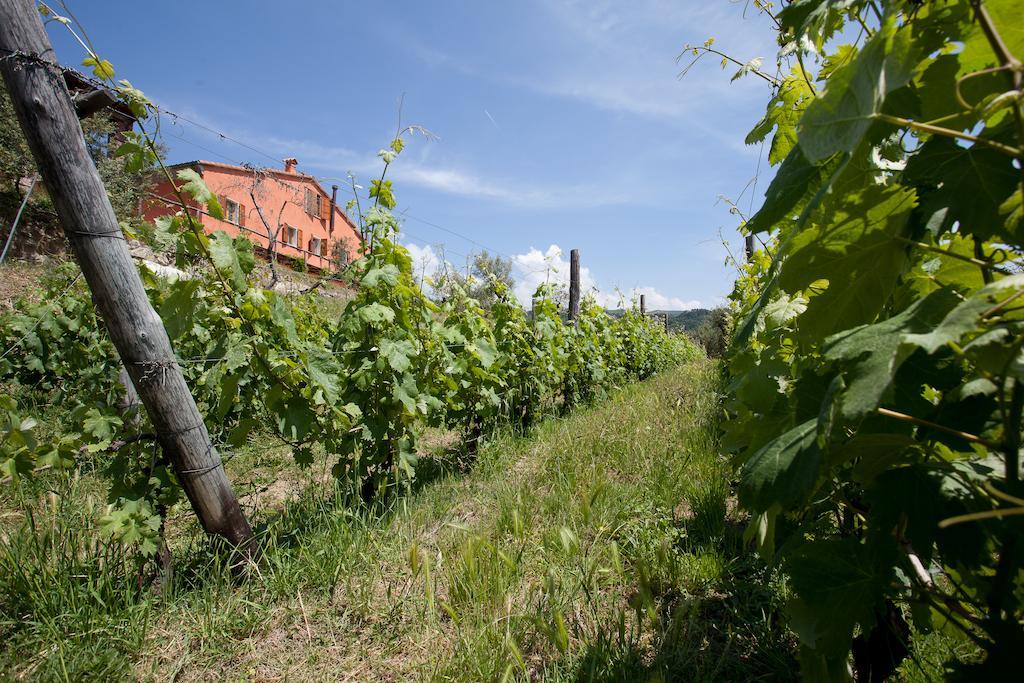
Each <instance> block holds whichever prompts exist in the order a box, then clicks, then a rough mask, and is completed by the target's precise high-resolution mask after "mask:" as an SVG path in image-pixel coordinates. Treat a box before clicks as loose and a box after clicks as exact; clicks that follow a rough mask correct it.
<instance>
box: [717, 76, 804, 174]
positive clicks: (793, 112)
mask: <svg viewBox="0 0 1024 683" xmlns="http://www.w3.org/2000/svg"><path fill="white" fill-rule="evenodd" d="M759 66H760V65H758V67H759ZM744 68H746V67H744ZM740 71H743V69H741V70H740ZM740 75H741V74H739V73H737V74H736V76H735V77H734V78H733V80H736V78H738V77H739V76H740ZM811 98H812V93H811V87H810V85H808V82H807V77H806V75H805V74H804V72H803V70H802V69H801V67H800V66H799V65H797V66H796V67H794V69H793V72H792V73H791V74H789V75H788V76H786V78H785V79H783V81H782V83H781V84H780V85H779V89H778V91H777V92H776V94H775V96H774V97H772V99H771V100H770V101H769V102H768V111H767V112H766V113H765V115H764V118H762V119H761V120H760V121H759V122H758V124H757V125H756V126H754V129H753V130H752V131H750V133H749V134H748V135H747V137H746V139H745V140H744V142H745V143H746V144H748V145H752V144H754V143H756V142H760V141H761V140H763V139H764V138H765V137H766V136H767V135H768V133H770V132H771V131H772V129H773V128H774V129H775V131H776V132H775V136H774V137H773V138H772V145H771V148H770V149H769V151H768V163H770V164H771V165H772V166H774V165H775V164H777V163H779V162H780V161H782V160H783V159H786V158H787V157H788V156H789V154H790V152H791V151H792V150H793V148H794V147H796V143H797V135H796V125H797V122H798V121H799V120H800V116H801V115H802V114H803V112H804V108H805V107H806V106H807V103H808V102H809V101H810V100H811Z"/></svg>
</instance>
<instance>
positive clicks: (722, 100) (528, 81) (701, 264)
mask: <svg viewBox="0 0 1024 683" xmlns="http://www.w3.org/2000/svg"><path fill="white" fill-rule="evenodd" d="M65 2H66V6H67V8H68V9H70V11H71V12H72V13H73V14H74V16H75V18H76V19H77V20H78V21H79V22H80V23H81V25H82V26H83V27H84V29H85V31H86V32H87V33H88V36H89V38H90V40H91V42H92V44H93V46H94V48H95V49H96V51H97V52H98V53H99V55H100V56H101V57H102V58H104V59H107V60H109V61H110V62H112V64H113V66H114V68H115V70H116V77H117V78H126V79H128V80H129V81H131V82H132V84H133V85H134V86H135V87H137V88H139V89H141V90H142V91H144V92H145V93H146V94H147V95H148V96H149V97H150V98H151V99H152V100H153V101H154V102H156V103H157V104H158V105H159V106H160V107H161V108H163V109H164V110H166V111H168V112H174V113H176V114H178V115H179V117H181V118H176V117H174V116H171V115H168V114H164V115H162V117H161V122H160V129H161V132H162V135H163V141H164V143H165V145H166V146H167V148H168V150H169V152H168V160H169V161H170V162H179V161H187V160H193V159H206V160H211V161H220V162H226V163H234V164H241V163H250V164H255V165H258V166H271V167H279V166H280V164H281V159H283V158H285V157H289V156H294V157H297V158H298V160H299V170H301V171H304V172H306V173H309V174H312V175H315V176H317V177H318V178H321V179H322V182H323V183H324V184H325V185H326V186H327V187H328V189H329V187H330V185H331V184H334V183H336V184H338V185H340V186H341V187H342V189H340V190H339V197H341V196H342V195H343V193H344V192H345V188H346V186H347V182H348V181H347V177H348V174H349V173H352V174H354V175H355V176H356V177H357V179H358V182H359V184H360V185H362V186H364V187H368V186H369V180H370V179H371V178H373V177H376V176H379V174H380V171H381V168H382V166H381V161H380V159H379V158H377V151H378V150H379V149H381V148H383V147H385V146H387V144H388V142H389V141H390V140H391V138H392V137H393V136H394V134H395V130H396V127H397V123H398V120H399V114H400V116H401V122H402V124H403V125H409V124H416V125H420V126H423V127H425V128H426V129H428V130H429V131H430V132H431V133H432V137H430V138H428V137H425V136H422V135H414V136H412V137H410V138H407V140H406V142H407V147H406V149H405V151H404V152H403V153H402V155H401V156H400V157H399V158H398V160H397V161H396V162H395V164H394V165H393V166H392V167H391V169H390V170H389V171H388V177H389V178H391V179H392V180H393V181H394V186H395V187H394V189H395V195H396V198H397V200H398V206H397V207H396V213H397V214H399V215H400V217H401V218H402V220H403V235H402V241H403V243H405V244H406V245H407V246H408V247H409V249H410V251H411V252H412V255H413V257H414V261H415V263H416V264H417V268H418V270H419V271H420V272H425V273H426V274H427V275H428V276H429V275H430V274H431V273H432V272H433V270H434V268H435V267H436V265H437V264H438V263H439V262H440V261H441V259H442V258H443V259H445V260H447V261H449V262H451V263H452V264H454V265H455V266H458V267H462V266H464V264H465V263H466V260H467V258H468V256H469V255H470V254H472V253H473V252H476V251H480V250H481V249H483V248H486V249H488V250H489V251H490V252H491V253H497V254H500V255H502V256H505V257H507V258H511V259H512V261H513V263H514V264H515V267H514V270H513V276H514V277H515V278H516V280H517V287H516V293H517V294H518V295H519V296H520V298H521V300H523V301H528V300H529V298H530V294H531V293H532V291H533V289H534V288H535V287H536V286H537V285H538V284H540V283H541V282H543V281H544V280H545V279H547V278H551V279H553V280H556V281H562V280H567V279H568V272H569V269H568V256H569V250H570V249H573V248H577V249H579V250H580V255H581V263H582V266H583V267H582V285H583V289H584V292H594V293H595V295H596V296H597V297H598V301H599V302H600V303H602V304H603V305H606V306H610V307H615V306H617V305H618V303H619V301H620V299H625V300H626V301H627V302H628V301H629V300H630V299H631V298H632V297H633V296H635V295H637V294H640V293H643V294H646V296H647V305H648V308H649V309H652V310H653V309H685V308H693V307H697V306H701V307H711V306H715V305H719V304H721V303H722V302H723V298H724V297H725V296H726V295H727V294H728V292H729V291H730V289H731V287H732V281H733V279H734V277H735V270H734V269H733V268H732V267H731V266H728V265H727V264H726V257H727V255H728V253H729V252H730V250H731V252H732V253H733V254H735V255H737V256H740V255H741V252H742V240H741V238H740V237H739V236H738V233H737V232H736V229H735V226H736V224H737V221H738V218H737V217H736V216H735V215H732V214H730V211H729V206H728V205H727V204H725V203H724V202H722V201H721V199H720V197H723V196H724V197H728V198H730V199H733V200H738V204H739V206H740V207H741V208H742V210H743V211H744V213H746V212H747V211H748V210H749V209H750V208H753V209H756V208H757V205H758V204H759V203H760V201H761V200H762V199H763V193H764V190H765V189H766V188H767V185H768V182H769V180H770V176H771V169H769V168H768V167H767V166H768V164H767V160H766V152H765V155H764V157H762V155H761V148H760V146H745V145H744V144H743V138H744V137H745V135H746V133H747V132H748V131H749V130H750V128H752V127H753V125H754V124H755V123H756V122H757V121H758V119H760V117H761V116H762V115H763V113H764V107H765V104H766V103H767V101H768V98H769V97H770V92H769V90H768V84H767V83H765V82H764V81H762V80H760V79H757V78H751V77H747V78H743V79H739V80H737V81H735V82H730V79H731V77H732V75H733V73H734V72H735V71H736V69H735V68H734V67H729V68H727V69H725V70H723V69H721V68H719V65H718V63H717V60H716V59H715V58H713V57H712V58H708V59H706V60H705V61H703V62H702V63H701V64H699V65H698V66H697V67H695V68H694V69H693V70H691V71H690V72H689V73H688V74H687V75H686V77H685V78H682V79H680V78H679V72H680V71H681V64H680V63H677V59H676V58H677V56H678V55H679V54H680V52H681V51H682V47H683V45H684V44H686V43H694V44H700V43H703V42H704V41H705V40H706V39H707V38H709V37H714V38H715V39H716V41H715V47H716V48H720V49H722V50H723V51H725V52H727V53H730V54H733V55H735V56H736V57H737V58H739V59H741V60H742V61H746V60H749V59H752V58H754V57H763V58H765V62H766V63H767V64H772V63H773V62H774V55H775V53H776V51H777V47H776V46H775V43H774V35H773V33H772V31H771V26H770V23H769V20H768V19H767V18H765V17H761V16H758V15H757V13H756V12H755V11H754V10H753V9H752V8H747V7H746V6H745V3H744V2H735V1H732V0H709V1H708V2H704V1H697V0H675V1H674V2H670V1H669V0H628V1H627V0H620V1H618V2H611V1H604V0H590V1H584V0H519V1H518V2H479V1H477V2H472V1H470V0H449V1H446V2H435V3H424V2H411V1H410V2H397V1H394V2H379V3H370V4H368V3H355V2H343V1H335V2H330V1H327V0H308V1H307V2H304V3H295V4H293V3H282V2H279V1H274V2H270V1H265V0H248V1H246V2H243V1H241V0H222V1H219V2H196V1H195V0H186V1H185V2H177V3H164V2H129V1H125V0H106V1H102V2H101V1H99V0H65ZM55 9H57V10H58V11H61V10H60V9H59V8H57V7H55ZM48 30H49V34H50V36H51V39H52V40H53V42H54V46H55V48H56V50H57V54H58V57H59V59H60V60H61V61H62V62H63V63H65V64H68V65H77V64H79V63H80V62H81V60H82V58H83V57H85V54H84V51H83V49H82V47H81V46H80V45H78V44H77V43H76V42H75V41H74V40H73V38H71V36H70V35H69V34H68V32H67V31H66V29H64V27H63V26H60V25H59V24H52V23H51V24H50V25H49V27H48ZM683 65H685V61H684V62H683ZM186 119H187V121H186ZM755 177H756V178H757V180H756V186H755V184H754V183H753V182H752V181H753V180H754V178H755ZM723 242H724V243H723Z"/></svg>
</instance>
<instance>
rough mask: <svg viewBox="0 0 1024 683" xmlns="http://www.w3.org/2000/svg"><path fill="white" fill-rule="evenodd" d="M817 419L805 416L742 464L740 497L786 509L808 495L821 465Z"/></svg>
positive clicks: (761, 508) (747, 502)
mask: <svg viewBox="0 0 1024 683" xmlns="http://www.w3.org/2000/svg"><path fill="white" fill-rule="evenodd" d="M817 427H818V423H817V420H816V419H815V420H807V421H806V422H804V423H803V424H800V425H797V426H796V427H794V428H793V429H790V430H789V431H788V432H786V433H785V434H782V435H781V436H779V437H778V438H776V439H774V440H773V441H771V442H770V443H768V444H766V445H765V446H764V447H762V448H761V450H759V451H758V452H757V453H755V454H754V456H753V457H751V458H750V460H748V461H747V462H746V463H744V465H743V471H742V473H741V476H740V499H741V500H742V501H743V504H744V505H746V506H748V507H750V508H751V509H753V510H755V511H758V512H763V511H764V510H767V509H768V508H770V507H771V506H772V505H780V506H781V507H782V508H783V509H789V508H792V507H794V506H795V505H797V504H799V503H801V502H802V501H804V500H806V499H807V498H808V497H810V495H811V493H812V492H813V486H814V483H815V481H816V480H817V478H818V470H819V468H820V466H821V451H820V450H819V449H818V444H817V439H816V437H817Z"/></svg>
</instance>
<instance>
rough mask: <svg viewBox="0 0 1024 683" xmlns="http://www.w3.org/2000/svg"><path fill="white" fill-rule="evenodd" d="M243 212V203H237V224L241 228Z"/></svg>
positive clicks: (243, 218)
mask: <svg viewBox="0 0 1024 683" xmlns="http://www.w3.org/2000/svg"><path fill="white" fill-rule="evenodd" d="M245 212H246V208H245V204H242V203H239V204H238V226H239V227H242V228H244V227H245Z"/></svg>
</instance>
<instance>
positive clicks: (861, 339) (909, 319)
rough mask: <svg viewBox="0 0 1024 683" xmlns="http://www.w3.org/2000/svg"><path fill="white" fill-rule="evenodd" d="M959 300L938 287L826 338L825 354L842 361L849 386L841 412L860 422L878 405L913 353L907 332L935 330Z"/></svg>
mask: <svg viewBox="0 0 1024 683" xmlns="http://www.w3.org/2000/svg"><path fill="white" fill-rule="evenodd" d="M958 302H959V299H958V298H957V296H956V295H955V294H954V293H953V292H952V291H951V290H949V289H939V290H936V291H935V292H932V293H931V294H929V295H928V296H927V297H925V298H923V299H919V300H917V301H916V302H914V303H913V304H912V305H911V306H910V307H909V308H907V309H906V310H905V311H903V312H901V313H899V314H898V315H895V316H893V317H892V318H889V319H888V320H884V321H882V322H879V323H875V324H873V325H861V326H860V327H855V328H853V329H850V330H847V331H844V332H840V333H838V334H835V335H833V336H831V337H829V338H828V339H827V340H825V344H824V347H823V349H822V350H823V353H824V355H825V357H826V358H828V359H829V360H834V361H839V362H840V363H841V364H842V365H843V367H844V369H845V373H844V374H845V375H846V384H847V387H846V390H845V391H844V392H843V393H842V395H841V398H840V414H841V415H842V416H843V417H844V418H845V419H846V420H849V421H858V420H860V419H861V418H863V417H864V416H865V415H867V414H868V413H869V412H871V411H873V410H874V409H875V408H877V407H878V404H879V402H880V401H881V399H882V396H883V395H884V394H885V392H886V391H887V390H888V388H889V386H890V385H891V384H892V380H893V377H894V376H895V374H896V370H897V369H898V368H899V366H900V364H901V363H903V361H904V360H906V359H907V358H908V357H909V356H910V354H911V353H913V350H914V346H913V345H912V344H908V343H906V342H905V341H904V340H903V336H904V334H908V333H910V334H913V333H920V332H924V331H927V330H930V329H932V327H933V326H934V325H935V324H937V323H938V322H939V321H940V320H941V319H942V318H943V316H945V315H946V313H948V312H949V311H950V310H952V309H953V307H954V306H956V305H957V303H958Z"/></svg>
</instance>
